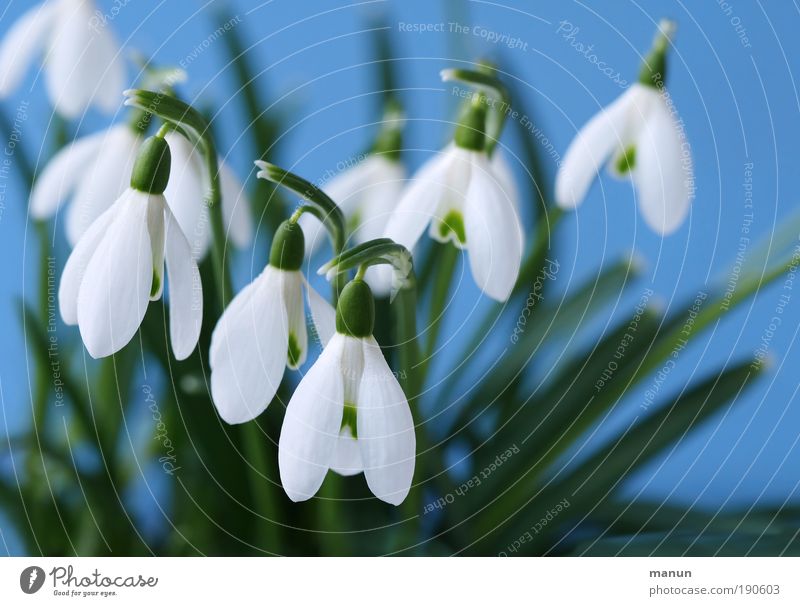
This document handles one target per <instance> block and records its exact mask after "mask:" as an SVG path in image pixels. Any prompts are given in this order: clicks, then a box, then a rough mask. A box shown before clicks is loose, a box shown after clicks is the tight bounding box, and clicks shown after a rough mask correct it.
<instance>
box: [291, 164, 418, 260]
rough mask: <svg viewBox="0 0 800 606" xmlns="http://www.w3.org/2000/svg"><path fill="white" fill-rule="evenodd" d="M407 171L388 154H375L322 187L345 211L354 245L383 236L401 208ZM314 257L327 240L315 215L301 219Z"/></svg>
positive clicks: (307, 214)
mask: <svg viewBox="0 0 800 606" xmlns="http://www.w3.org/2000/svg"><path fill="white" fill-rule="evenodd" d="M405 178H406V172H405V169H404V168H403V165H402V163H401V162H399V161H398V160H396V159H392V158H391V157H390V156H388V155H386V154H371V155H369V156H367V158H366V159H364V160H363V161H361V162H359V163H358V164H356V165H355V166H353V167H351V168H348V169H346V170H345V171H343V172H341V173H339V174H338V175H336V176H335V177H333V178H332V179H331V180H330V181H328V182H327V183H324V184H323V185H322V190H323V191H324V192H325V193H326V194H328V195H329V196H330V197H331V199H332V200H333V201H334V202H336V204H338V205H339V208H341V209H342V213H343V214H344V217H345V219H346V220H347V226H348V233H349V235H350V238H352V244H351V245H352V246H355V245H358V244H362V243H364V242H367V241H368V240H373V239H375V238H380V237H381V236H382V235H383V231H384V228H385V227H386V222H387V221H388V220H389V216H390V215H391V213H392V211H393V210H394V208H395V206H397V203H398V201H399V200H400V195H401V193H402V191H403V185H404V182H405ZM300 225H301V226H302V228H303V232H304V233H305V236H306V254H308V255H310V254H313V252H314V251H315V250H316V249H317V247H318V246H319V245H320V244H322V243H323V242H324V241H325V239H326V237H327V236H326V231H325V228H324V227H323V225H322V223H321V222H320V221H319V219H317V218H316V217H314V216H313V215H311V214H310V213H306V214H304V215H303V216H302V217H300Z"/></svg>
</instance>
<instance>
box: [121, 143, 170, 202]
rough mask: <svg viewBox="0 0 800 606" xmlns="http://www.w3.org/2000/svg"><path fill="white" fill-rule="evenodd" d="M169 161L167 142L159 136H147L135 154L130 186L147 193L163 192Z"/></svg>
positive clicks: (167, 179)
mask: <svg viewBox="0 0 800 606" xmlns="http://www.w3.org/2000/svg"><path fill="white" fill-rule="evenodd" d="M171 161H172V157H171V155H170V152H169V145H167V142H166V141H164V139H163V138H161V137H148V138H147V139H145V140H144V142H143V143H142V145H141V147H140V148H139V152H138V153H137V155H136V161H135V162H134V164H133V171H132V172H131V187H132V188H133V189H136V190H138V191H142V192H145V193H148V194H163V193H164V190H165V189H167V182H168V181H169V169H170V163H171Z"/></svg>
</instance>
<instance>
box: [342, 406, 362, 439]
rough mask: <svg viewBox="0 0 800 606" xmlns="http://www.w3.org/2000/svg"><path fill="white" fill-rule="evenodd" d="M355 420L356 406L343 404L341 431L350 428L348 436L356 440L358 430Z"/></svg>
mask: <svg viewBox="0 0 800 606" xmlns="http://www.w3.org/2000/svg"><path fill="white" fill-rule="evenodd" d="M356 421H357V419H356V405H355V404H351V403H350V402H345V403H344V411H343V413H342V427H341V428H342V429H344V428H345V427H349V428H350V435H351V436H353V437H354V438H356V439H358V428H357V422H356Z"/></svg>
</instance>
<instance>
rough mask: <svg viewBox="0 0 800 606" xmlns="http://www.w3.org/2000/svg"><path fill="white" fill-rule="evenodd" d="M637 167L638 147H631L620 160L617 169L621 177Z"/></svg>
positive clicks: (618, 159)
mask: <svg viewBox="0 0 800 606" xmlns="http://www.w3.org/2000/svg"><path fill="white" fill-rule="evenodd" d="M635 167H636V146H635V145H630V146H628V147H627V148H626V149H625V153H623V154H622V155H621V156H620V157H619V158H617V164H616V166H615V168H616V169H617V172H619V174H621V175H625V174H627V173H629V172H630V171H632V170H633V169H634V168H635Z"/></svg>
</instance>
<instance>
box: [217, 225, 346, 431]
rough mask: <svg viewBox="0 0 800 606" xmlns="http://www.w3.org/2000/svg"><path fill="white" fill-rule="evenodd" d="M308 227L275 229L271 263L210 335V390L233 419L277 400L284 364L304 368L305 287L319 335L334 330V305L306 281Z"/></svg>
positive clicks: (323, 338)
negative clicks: (303, 272) (304, 271)
mask: <svg viewBox="0 0 800 606" xmlns="http://www.w3.org/2000/svg"><path fill="white" fill-rule="evenodd" d="M303 247H304V245H303V232H302V230H301V228H300V226H299V225H297V224H296V223H292V222H289V221H287V222H284V223H283V224H282V225H281V226H280V227H279V228H278V231H277V232H276V235H275V239H274V240H273V244H272V252H271V254H270V262H269V265H267V267H266V268H265V269H264V271H262V272H261V274H260V275H259V276H258V277H257V278H256V279H255V280H253V281H252V282H251V283H250V284H249V285H248V286H246V287H245V288H244V289H242V291H241V292H240V293H239V294H238V295H236V297H235V298H234V299H233V301H231V303H230V305H229V306H228V308H227V309H226V310H225V313H223V315H222V317H221V318H220V320H219V322H218V323H217V326H216V327H215V328H214V333H213V335H212V337H211V350H210V352H209V362H210V365H211V395H212V397H213V400H214V404H215V405H216V407H217V410H218V411H219V414H220V416H221V417H222V418H223V419H224V420H225V421H226V422H228V423H231V424H235V423H244V422H246V421H250V420H252V419H254V418H255V417H257V416H258V415H260V414H261V413H262V412H263V411H264V409H265V408H266V407H267V406H268V405H269V403H270V402H271V401H272V398H273V397H274V396H275V393H276V392H277V390H278V387H279V385H280V383H281V380H282V379H283V373H284V369H285V368H286V367H287V366H288V367H289V368H291V369H297V368H299V367H300V366H301V365H302V364H303V362H305V359H306V354H307V352H308V336H307V331H306V317H305V313H304V306H303V293H302V291H303V288H305V290H306V293H307V295H308V302H309V307H310V309H311V314H312V317H313V319H314V325H315V327H316V330H317V333H318V336H319V338H320V340H321V341H322V343H323V344H324V343H327V342H328V340H329V339H330V337H331V335H333V332H334V310H333V308H332V307H331V306H330V304H329V303H328V302H327V301H325V299H323V298H322V297H321V296H320V295H319V294H318V293H317V292H316V291H315V290H314V289H313V288H312V287H311V285H310V284H309V283H308V282H307V281H306V279H305V277H304V276H303V274H302V272H301V271H300V268H301V266H302V262H303Z"/></svg>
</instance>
